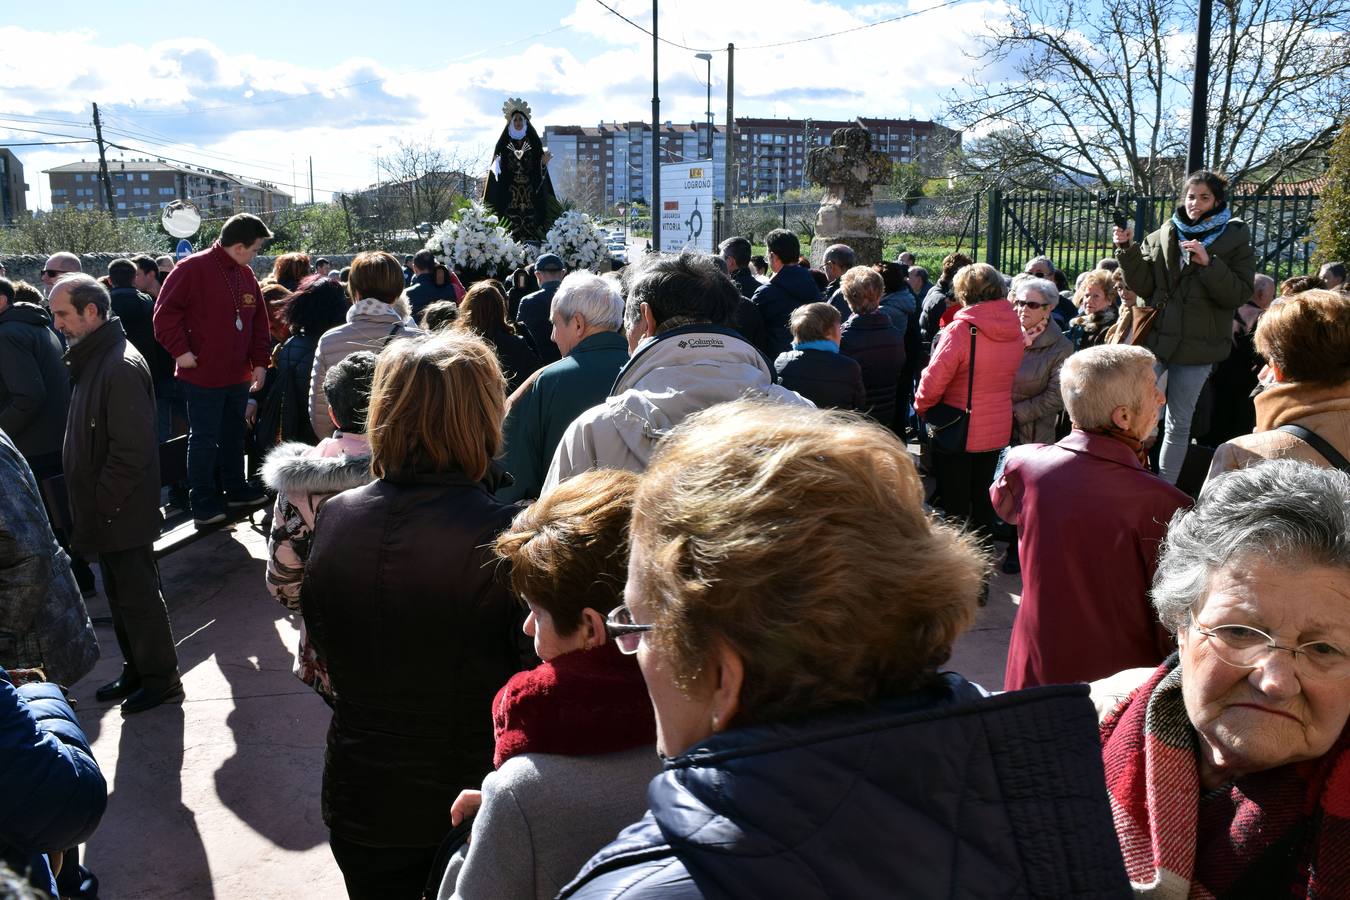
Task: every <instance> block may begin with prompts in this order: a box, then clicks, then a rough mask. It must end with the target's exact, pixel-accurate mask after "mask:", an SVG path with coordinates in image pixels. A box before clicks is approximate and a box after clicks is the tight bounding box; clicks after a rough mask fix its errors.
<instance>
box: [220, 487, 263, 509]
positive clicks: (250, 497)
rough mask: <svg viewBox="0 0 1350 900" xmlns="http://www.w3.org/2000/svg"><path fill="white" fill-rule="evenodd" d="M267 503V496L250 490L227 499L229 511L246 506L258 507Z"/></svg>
mask: <svg viewBox="0 0 1350 900" xmlns="http://www.w3.org/2000/svg"><path fill="white" fill-rule="evenodd" d="M266 502H267V495H266V494H264V493H263V492H262V491H259V490H254V489H253V488H248V489H247V490H244V491H241V492H240V493H238V494H230V495H229V496H227V497H226V498H225V506H226V508H228V509H237V508H242V507H245V506H257V505H259V504H261V503H266Z"/></svg>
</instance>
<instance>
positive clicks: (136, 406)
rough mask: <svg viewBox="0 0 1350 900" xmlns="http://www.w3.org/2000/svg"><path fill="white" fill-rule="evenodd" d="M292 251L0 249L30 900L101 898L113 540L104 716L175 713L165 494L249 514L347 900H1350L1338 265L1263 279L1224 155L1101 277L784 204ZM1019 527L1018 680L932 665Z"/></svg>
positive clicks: (1348, 332)
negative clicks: (94, 711) (898, 248)
mask: <svg viewBox="0 0 1350 900" xmlns="http://www.w3.org/2000/svg"><path fill="white" fill-rule="evenodd" d="M270 237H271V234H270V232H269V231H268V229H267V227H266V225H265V224H264V223H263V222H262V221H261V220H259V219H257V218H255V217H253V216H249V215H239V216H236V217H234V218H232V219H231V220H230V221H229V222H227V223H226V224H225V226H224V228H223V229H222V232H221V237H220V240H219V241H218V242H217V243H216V244H215V245H214V246H213V247H211V248H210V249H207V250H204V251H202V252H200V253H197V254H195V255H192V256H190V257H188V258H186V259H184V260H182V261H181V262H179V263H178V264H177V265H172V266H164V267H161V265H160V263H158V262H156V261H155V260H152V259H150V258H149V257H136V258H134V259H129V260H118V261H115V262H114V263H112V264H111V265H110V266H109V271H108V274H107V276H106V277H107V279H108V282H109V284H108V285H104V284H102V283H100V280H99V279H95V278H93V277H92V276H91V275H89V274H85V273H82V272H80V271H79V268H80V262H79V258H78V257H74V256H72V255H70V254H57V255H55V256H53V257H52V258H51V259H49V260H48V263H47V266H46V270H45V271H44V274H43V281H44V282H45V286H46V288H47V293H46V296H45V298H44V297H43V296H42V294H41V293H40V292H36V291H33V292H31V293H24V292H23V288H24V287H26V286H22V285H16V284H14V283H12V282H10V281H8V280H4V279H0V429H2V430H0V469H3V470H4V477H3V480H2V481H0V485H3V486H0V503H3V507H2V508H0V531H3V532H4V535H3V536H4V538H5V540H4V542H2V543H0V572H3V573H5V574H3V575H0V601H2V604H0V605H2V610H0V616H2V617H3V620H0V666H2V667H3V668H2V669H0V761H3V766H0V858H3V861H4V863H5V864H6V865H7V866H9V867H10V868H11V869H14V870H15V871H17V872H19V873H20V874H21V875H22V877H23V878H26V879H27V880H28V881H29V882H30V883H31V885H32V886H34V887H35V888H37V889H41V890H44V891H46V892H48V893H50V894H52V895H58V894H59V895H60V896H65V897H78V896H93V895H94V894H92V893H90V891H96V887H93V886H91V885H92V884H93V883H94V880H93V879H92V876H91V873H89V872H88V870H87V869H86V868H85V867H83V866H82V865H81V864H80V863H79V857H78V853H77V852H74V851H75V850H76V848H77V847H78V844H79V843H80V842H81V841H83V840H84V839H86V838H87V837H88V836H89V835H90V834H91V833H92V832H93V830H94V829H95V828H96V827H97V824H98V820H99V818H100V816H101V815H102V812H103V808H104V804H105V803H106V784H105V783H104V781H103V776H102V775H101V773H100V771H99V769H98V765H97V763H96V761H95V760H94V757H93V754H92V752H91V750H90V748H89V745H88V741H87V740H86V739H85V737H84V735H83V733H82V732H81V730H80V727H79V723H78V718H77V717H76V715H75V714H74V712H73V711H72V710H71V709H70V708H69V706H68V705H66V702H65V699H64V695H63V693H62V690H61V687H60V686H69V685H70V684H71V683H73V682H75V681H77V680H79V679H80V678H82V677H84V676H85V675H87V674H88V672H89V671H90V670H91V669H92V667H93V665H94V662H95V661H96V659H97V658H98V652H99V651H98V647H97V643H96V640H95V636H94V631H93V627H92V625H91V624H90V622H89V617H88V614H87V612H86V610H85V605H84V596H87V593H86V592H87V591H89V590H93V584H92V583H90V584H88V585H86V584H84V583H82V581H81V579H80V577H79V576H78V569H79V565H80V562H79V561H81V560H82V561H83V562H84V563H85V564H86V565H87V563H89V562H97V563H98V564H99V568H100V571H101V573H102V579H101V587H102V590H103V591H104V593H105V595H106V597H107V600H108V605H109V608H110V610H111V611H112V617H113V626H114V631H115V635H116V640H117V644H118V649H119V651H120V653H121V657H122V660H123V665H122V670H121V673H120V675H119V676H118V677H117V678H116V679H115V680H114V681H112V682H110V683H108V684H106V685H103V686H101V687H99V688H98V690H97V692H96V697H97V699H98V700H99V701H100V702H106V703H111V702H115V701H120V704H121V711H122V713H123V714H124V715H128V716H130V715H135V714H138V713H142V712H144V711H146V710H150V709H153V708H155V707H156V706H159V705H161V704H164V703H175V702H181V701H182V699H183V698H184V689H183V685H182V681H181V678H180V672H179V667H178V661H177V659H176V657H175V655H174V644H173V636H172V627H171V624H170V621H169V616H168V611H167V608H166V606H165V603H164V601H163V597H162V594H161V591H160V588H159V584H158V574H157V570H156V568H155V565H154V555H153V547H154V543H155V540H156V539H157V537H158V536H159V530H160V522H161V509H162V507H164V506H165V505H166V504H169V505H172V504H174V503H177V504H179V505H180V506H185V507H186V510H187V511H188V512H190V515H191V517H192V519H193V521H194V522H195V525H196V526H197V527H199V528H202V529H206V528H211V527H216V526H218V525H219V524H220V523H221V522H225V521H228V520H229V519H230V517H231V516H232V515H238V514H239V513H240V512H241V511H247V510H253V509H257V508H259V506H260V505H261V504H264V503H265V504H266V507H265V508H266V510H267V531H268V560H267V566H266V574H265V579H264V580H265V585H266V588H267V590H268V591H269V592H270V593H271V594H272V596H273V597H275V598H276V599H277V600H278V601H279V602H280V603H282V604H283V605H284V606H285V607H286V609H287V610H288V611H289V612H290V613H292V614H294V615H295V616H296V618H297V621H298V623H299V625H300V633H299V644H298V646H297V648H296V659H295V672H296V675H297V676H298V677H299V678H300V679H302V680H303V681H304V682H305V683H306V684H308V685H310V686H311V687H312V688H313V689H314V690H315V691H316V692H317V693H318V694H319V695H320V697H321V698H322V699H323V701H324V703H326V704H327V706H328V707H329V708H330V709H331V723H330V727H329V732H328V742H327V752H326V754H325V756H324V758H323V760H322V765H323V790H322V796H321V797H316V798H315V803H316V805H317V806H319V807H320V808H321V810H322V815H323V820H324V822H325V824H326V825H327V827H328V829H329V834H330V847H331V851H332V854H333V857H334V859H335V861H336V863H337V865H338V867H339V869H340V870H341V873H342V876H343V879H344V881H345V883H346V887H347V891H348V893H349V895H350V896H351V897H353V898H377V897H378V898H403V897H407V898H418V897H423V896H434V897H441V898H477V897H492V898H549V897H555V896H557V897H578V898H612V897H626V898H633V900H639V898H653V900H655V898H661V900H667V898H685V897H690V898H693V897H760V896H782V897H821V898H825V897H881V896H922V897H927V896H965V895H981V896H985V895H987V896H1026V895H1035V896H1056V897H1059V896H1064V897H1069V896H1093V897H1115V896H1129V895H1130V894H1131V892H1132V891H1133V892H1134V893H1136V894H1142V895H1147V896H1156V897H1187V896H1224V897H1226V896H1235V897H1236V896H1241V897H1274V896H1299V897H1310V898H1311V897H1345V896H1350V743H1347V740H1348V738H1347V730H1346V725H1347V719H1350V589H1348V588H1347V585H1350V462H1347V460H1346V456H1350V293H1346V292H1345V289H1344V287H1343V286H1344V269H1343V267H1341V266H1339V265H1338V264H1332V265H1331V266H1329V267H1327V268H1325V269H1324V270H1323V272H1322V273H1320V274H1319V275H1318V276H1305V277H1300V278H1298V279H1291V280H1290V281H1288V282H1286V283H1284V284H1283V285H1278V286H1277V285H1275V283H1274V282H1273V281H1271V280H1270V279H1269V278H1267V277H1266V276H1264V275H1261V274H1260V273H1257V272H1256V271H1255V268H1256V263H1255V260H1254V257H1253V254H1252V250H1251V242H1250V235H1249V231H1248V229H1247V226H1246V225H1245V224H1243V223H1242V222H1241V221H1240V220H1238V219H1236V218H1233V217H1232V216H1231V213H1230V211H1229V207H1228V204H1227V198H1226V184H1225V183H1224V180H1223V179H1222V178H1221V177H1220V176H1218V175H1216V174H1214V173H1211V172H1205V171H1202V172H1197V173H1194V174H1192V175H1190V176H1189V177H1187V178H1186V180H1185V181H1184V182H1183V184H1182V185H1181V191H1180V196H1179V199H1178V204H1177V208H1176V211H1175V214H1174V215H1173V216H1172V218H1171V219H1170V220H1169V221H1168V222H1167V223H1165V224H1164V225H1163V226H1162V227H1161V228H1159V229H1158V230H1157V231H1155V232H1153V233H1151V234H1149V235H1146V236H1144V237H1143V239H1142V240H1140V241H1136V240H1135V236H1134V234H1133V233H1132V232H1131V230H1130V229H1128V228H1118V229H1116V231H1115V232H1114V234H1113V237H1114V240H1115V244H1116V252H1115V255H1114V257H1113V258H1111V259H1106V260H1103V261H1102V262H1101V263H1100V264H1099V265H1098V266H1097V267H1096V268H1094V269H1092V270H1090V271H1088V272H1084V273H1080V274H1078V276H1077V281H1076V283H1074V284H1073V285H1072V286H1071V285H1070V284H1069V281H1068V278H1067V276H1066V275H1065V273H1063V272H1061V271H1059V270H1058V269H1057V268H1056V267H1055V264H1054V261H1053V260H1052V259H1049V258H1047V257H1043V256H1040V257H1036V258H1035V259H1032V260H1030V261H1029V262H1028V263H1027V264H1026V266H1025V270H1024V271H1023V272H1020V273H1003V272H1000V271H998V270H997V269H995V268H994V267H993V266H991V265H988V264H985V263H979V262H976V261H974V260H972V259H970V258H969V257H966V256H964V255H962V254H959V253H954V254H951V255H949V256H948V257H946V258H945V259H944V260H943V263H942V267H941V271H940V272H938V273H937V280H936V282H933V281H931V280H930V273H929V272H927V271H926V270H924V269H923V268H922V267H920V266H917V265H915V264H914V259H913V258H912V256H909V255H908V254H902V255H901V257H900V258H899V259H897V260H896V261H893V262H891V261H887V262H880V263H875V264H859V261H858V259H857V256H856V254H855V253H854V251H853V249H852V248H850V247H847V246H845V245H842V244H836V245H834V246H831V247H829V248H828V249H827V250H826V251H825V254H824V257H823V259H821V260H820V261H819V262H820V268H819V269H814V268H812V267H811V263H810V261H809V260H805V259H804V258H803V257H802V256H801V246H800V243H799V240H798V238H797V236H796V235H795V234H792V233H791V232H788V231H786V230H776V231H773V232H771V233H770V234H769V235H768V236H767V238H766V253H765V259H764V265H763V267H762V270H761V267H760V266H759V265H757V263H756V259H755V257H754V255H753V253H752V251H753V246H752V244H751V243H750V241H749V240H746V239H745V238H740V237H733V238H730V239H728V240H726V241H724V242H723V244H722V245H721V247H720V248H719V251H718V253H717V254H716V255H713V256H707V255H700V254H696V253H690V252H686V253H682V254H678V255H673V254H666V255H662V254H655V253H654V254H649V255H647V256H645V257H644V258H643V259H642V260H641V261H640V262H637V263H635V264H634V265H632V266H630V267H627V268H625V269H624V270H623V271H621V272H617V273H607V274H605V275H596V274H592V273H590V272H571V273H568V272H567V271H566V269H565V266H564V263H563V261H562V260H561V259H560V258H558V257H557V256H554V255H552V254H543V255H541V256H540V257H539V258H538V259H537V260H536V261H535V263H534V264H533V267H532V268H529V269H522V270H520V271H518V272H516V273H514V274H513V276H512V278H511V279H510V281H511V284H510V287H509V288H508V286H507V285H505V284H503V283H500V282H497V281H493V280H487V281H479V282H477V283H473V284H470V285H468V286H467V289H466V287H465V286H464V285H463V284H461V283H460V279H459V278H458V277H457V276H456V273H454V272H453V271H450V270H449V269H446V268H445V267H444V266H442V265H440V264H439V263H437V262H436V260H435V257H434V256H433V255H432V254H431V253H429V252H426V251H423V252H422V253H418V254H416V255H414V256H412V257H410V258H407V259H405V260H403V261H402V262H401V261H400V260H399V259H398V258H397V257H395V256H393V255H391V254H389V253H385V252H368V253H362V254H360V255H358V256H357V257H356V258H355V259H354V260H353V261H352V263H351V265H350V266H349V267H346V268H344V269H342V270H340V271H338V270H334V269H333V267H332V266H329V265H328V262H327V260H322V259H320V260H318V261H317V262H316V263H315V265H314V266H313V267H312V268H311V264H310V259H309V258H308V257H307V256H304V255H303V254H288V255H285V256H281V257H278V258H277V259H276V261H275V265H274V268H273V271H272V273H271V275H270V276H268V277H267V278H264V279H263V280H262V281H259V280H258V279H257V278H256V276H255V274H254V271H253V268H252V266H251V263H252V262H253V259H254V256H255V255H256V254H257V253H258V251H259V250H260V249H261V248H262V247H263V246H264V244H265V242H266V241H267V240H268V239H269V238H270ZM170 262H171V261H170ZM1337 279H1339V281H1338V280H1337ZM1277 293H1278V294H1279V296H1278V297H1277V296H1276V294H1277ZM34 294H36V296H34ZM22 297H27V298H30V299H20V298H22ZM1244 426H1245V427H1244ZM180 433H186V437H187V445H188V455H187V479H186V482H187V483H186V488H187V496H186V497H182V496H180V495H175V493H174V492H175V488H176V487H177V486H175V485H162V484H161V479H160V477H159V471H158V452H159V446H160V445H161V444H162V443H163V442H165V441H167V440H169V439H170V438H172V437H174V436H176V435H178V434H180ZM1197 461H1198V462H1197ZM1197 466H1198V468H1199V475H1198V477H1194V478H1193V479H1191V480H1188V476H1191V475H1194V473H1195V471H1196V469H1197ZM57 477H60V478H62V479H63V480H64V484H65V487H66V494H67V496H68V498H69V501H68V503H69V509H68V510H63V511H60V514H59V515H54V514H52V503H53V502H54V501H53V497H52V494H51V491H49V490H46V486H47V485H49V484H50V482H51V481H52V479H54V478H57ZM997 542H1006V544H1007V547H1006V550H1005V551H1004V555H1003V559H1002V563H1001V565H1002V568H1003V569H1004V570H1005V571H1006V572H1009V573H1017V572H1019V571H1020V572H1021V574H1022V591H1021V599H1020V605H1019V608H1018V610H1017V614H1016V619H1015V622H1014V626H1013V632H1012V637H1011V642H1010V646H1009V650H1008V655H1007V659H1006V667H1005V675H1004V679H1003V684H1002V685H1001V688H1002V690H1000V691H998V692H991V691H989V690H986V689H985V687H982V686H980V685H978V684H974V683H972V682H970V681H968V680H966V679H965V678H963V677H962V676H961V675H960V674H958V673H956V672H952V671H950V670H948V669H947V667H946V664H947V662H948V660H949V658H950V657H951V654H952V648H953V645H954V644H955V642H956V641H957V639H958V638H959V637H960V636H961V634H962V633H963V632H965V631H966V630H967V629H969V628H970V627H971V625H972V624H973V623H974V622H975V620H976V618H977V616H978V615H979V607H980V606H981V605H983V604H984V603H986V602H987V599H988V596H989V584H990V580H991V573H992V570H993V568H994V567H995V566H996V565H998V563H997V556H996V555H995V554H994V552H993V550H994V547H995V546H996V545H997ZM89 579H90V582H92V573H90V574H89ZM372 672H378V673H379V677H372ZM317 762H318V761H317V760H316V764H317ZM897 763H899V764H897Z"/></svg>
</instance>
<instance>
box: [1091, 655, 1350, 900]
mask: <svg viewBox="0 0 1350 900" xmlns="http://www.w3.org/2000/svg"><path fill="white" fill-rule="evenodd" d="M1181 677H1182V675H1181V668H1180V666H1179V664H1178V658H1177V656H1176V655H1173V656H1172V658H1171V659H1169V660H1168V661H1167V662H1165V663H1163V664H1162V666H1161V667H1159V669H1158V671H1156V672H1154V673H1153V675H1152V676H1151V677H1150V678H1149V680H1148V682H1147V683H1145V684H1144V685H1143V686H1141V687H1140V688H1138V689H1137V690H1136V691H1135V692H1134V693H1132V694H1131V695H1130V696H1129V698H1128V699H1127V700H1126V701H1125V702H1124V703H1123V704H1122V705H1121V706H1120V708H1118V709H1117V710H1115V711H1114V712H1112V713H1111V714H1110V715H1109V716H1107V718H1106V719H1105V721H1103V723H1102V729H1101V736H1102V758H1103V762H1104V763H1105V767H1106V785H1107V790H1108V792H1109V794H1110V800H1111V812H1112V815H1113V816H1114V817H1115V823H1116V835H1117V837H1118V838H1119V839H1120V848H1121V852H1122V853H1123V854H1124V856H1125V870H1126V872H1127V873H1128V874H1129V876H1130V881H1131V883H1132V884H1133V886H1134V889H1135V892H1136V893H1137V894H1142V895H1145V896H1155V897H1194V898H1211V897H1272V898H1277V897H1305V898H1309V900H1311V898H1319V900H1320V898H1347V897H1350V740H1348V739H1347V735H1345V734H1342V736H1341V739H1340V740H1339V741H1338V742H1337V743H1336V744H1335V746H1333V747H1332V749H1331V751H1330V752H1328V753H1327V754H1326V755H1325V756H1323V757H1322V758H1321V759H1315V760H1310V761H1308V762H1304V763H1294V764H1291V765H1287V766H1280V767H1278V768H1275V769H1269V770H1267V771H1264V772H1257V773H1255V774H1253V775H1250V776H1247V777H1245V778H1240V779H1238V780H1237V781H1236V782H1234V783H1233V784H1230V785H1225V786H1224V787H1221V788H1219V789H1217V790H1214V791H1209V792H1207V793H1205V794H1204V795H1203V796H1202V795H1201V792H1200V779H1199V772H1198V764H1197V761H1196V745H1197V741H1198V737H1197V735H1196V733H1195V729H1194V728H1193V727H1192V726H1191V723H1190V720H1189V718H1188V717H1187V715H1186V706H1185V703H1184V701H1183V700H1182V696H1181Z"/></svg>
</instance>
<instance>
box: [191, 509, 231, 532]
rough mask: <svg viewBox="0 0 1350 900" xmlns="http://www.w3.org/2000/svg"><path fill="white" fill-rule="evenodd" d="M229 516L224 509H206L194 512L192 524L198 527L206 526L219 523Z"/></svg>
mask: <svg viewBox="0 0 1350 900" xmlns="http://www.w3.org/2000/svg"><path fill="white" fill-rule="evenodd" d="M228 518H229V516H227V515H225V511H224V510H220V509H204V510H201V511H200V512H195V513H193V514H192V524H193V525H196V526H197V527H198V528H206V527H207V526H209V525H219V524H220V523H221V522H224V521H225V520H226V519H228Z"/></svg>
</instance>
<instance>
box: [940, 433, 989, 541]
mask: <svg viewBox="0 0 1350 900" xmlns="http://www.w3.org/2000/svg"><path fill="white" fill-rule="evenodd" d="M1000 452H1001V451H999V450H990V451H988V452H986V453H939V452H937V451H934V452H933V454H932V458H933V477H934V478H935V479H936V481H937V492H938V503H939V504H941V506H942V511H943V512H944V513H946V514H947V516H948V517H950V518H952V519H961V520H965V521H966V522H967V523H968V524H970V525H971V526H972V527H973V528H975V529H977V530H978V531H979V532H980V534H981V536H982V537H984V538H986V539H987V538H990V537H991V536H992V533H993V526H994V504H993V503H992V502H991V501H990V499H989V486H990V485H991V484H993V483H994V470H995V469H997V468H998V457H999V453H1000Z"/></svg>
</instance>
